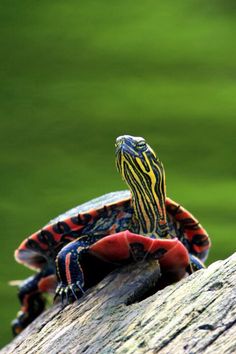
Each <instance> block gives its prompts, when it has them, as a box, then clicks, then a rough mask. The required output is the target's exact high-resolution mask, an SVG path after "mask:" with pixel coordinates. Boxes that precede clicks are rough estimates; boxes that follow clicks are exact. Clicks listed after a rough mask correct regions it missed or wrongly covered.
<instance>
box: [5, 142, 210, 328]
mask: <svg viewBox="0 0 236 354" xmlns="http://www.w3.org/2000/svg"><path fill="white" fill-rule="evenodd" d="M116 165H117V168H118V171H119V172H120V174H121V175H122V178H123V179H124V181H125V182H126V184H127V185H128V187H129V191H119V192H114V193H109V194H106V195H104V196H102V197H100V198H97V199H93V200H91V201H89V202H87V203H85V204H82V205H80V206H78V207H76V208H73V209H71V210H69V211H68V212H66V213H64V214H62V215H60V216H59V217H57V218H55V219H53V220H51V221H50V223H49V224H47V225H46V226H45V227H43V228H42V229H41V230H39V231H37V232H36V233H34V234H33V235H31V236H30V237H28V238H26V239H25V240H24V241H23V242H22V243H21V245H20V246H19V248H18V249H17V250H16V252H15V258H16V260H17V261H18V262H19V263H23V264H24V265H26V266H27V267H29V268H32V269H36V270H38V273H37V274H36V275H34V276H32V277H30V278H28V279H26V280H25V281H24V282H23V283H22V284H21V285H20V288H19V299H20V303H21V311H20V312H19V313H18V316H17V318H16V319H15V320H14V321H13V323H12V328H13V333H14V334H18V333H19V332H20V331H21V330H22V329H24V328H25V327H26V326H27V325H28V324H29V323H30V322H32V321H33V320H34V319H35V318H36V317H37V316H38V315H39V314H40V313H41V312H42V311H43V309H44V306H45V301H44V298H43V296H42V293H43V292H50V291H54V292H55V294H56V296H60V297H61V298H62V301H63V299H64V298H66V299H67V302H69V301H71V299H73V300H74V299H76V298H79V297H80V296H81V295H82V294H83V293H84V291H85V290H86V288H87V287H88V283H86V280H85V277H84V275H85V271H86V266H85V267H83V257H84V256H86V254H90V255H92V256H93V257H95V258H98V259H101V260H102V261H103V262H105V264H112V263H115V264H122V263H124V262H129V261H131V260H134V261H138V260H143V259H144V258H145V257H147V256H151V257H155V258H156V259H158V260H159V263H160V266H161V271H162V274H163V275H165V274H174V276H175V279H181V278H182V277H183V276H184V275H185V274H186V271H187V272H188V273H191V272H193V271H195V270H198V269H200V268H202V267H204V265H203V263H202V262H203V261H204V260H205V259H206V257H207V254H208V249H209V247H210V240H209V237H208V235H207V232H206V231H205V230H204V229H203V227H202V226H201V225H200V224H199V222H198V221H197V220H196V219H195V218H194V217H193V215H192V214H190V213H189V212H188V211H187V210H186V209H184V208H183V207H182V206H180V205H179V204H177V203H176V202H174V201H173V200H171V199H170V198H167V197H166V187H165V173H164V168H163V164H162V163H161V161H160V160H159V159H158V158H157V157H156V155H155V153H154V151H153V150H152V149H151V147H150V146H149V145H148V144H147V143H146V142H145V140H144V139H143V138H141V137H132V136H129V135H124V136H121V137H119V138H117V140H116ZM95 258H94V259H95ZM92 259H93V258H92ZM96 272H97V268H96V267H94V268H92V273H94V275H95V274H96ZM90 276H91V274H90Z"/></svg>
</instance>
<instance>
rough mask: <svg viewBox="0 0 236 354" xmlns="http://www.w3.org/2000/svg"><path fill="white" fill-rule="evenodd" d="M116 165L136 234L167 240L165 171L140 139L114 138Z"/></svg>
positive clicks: (152, 152)
mask: <svg viewBox="0 0 236 354" xmlns="http://www.w3.org/2000/svg"><path fill="white" fill-rule="evenodd" d="M116 165H117V168H118V171H119V172H120V174H121V175H122V178H123V179H124V181H125V182H126V183H127V185H128V187H129V189H130V191H131V193H132V201H133V205H134V212H135V217H136V220H137V222H139V223H140V233H144V234H155V235H157V236H158V237H167V236H166V234H167V233H168V224H167V218H166V208H165V196H166V187H165V171H164V167H163V164H162V162H161V161H160V160H159V159H158V157H157V156H156V154H155V152H154V151H153V150H152V148H151V147H150V146H149V145H148V144H147V143H146V141H145V139H144V138H142V137H133V136H130V135H123V136H120V137H118V138H117V139H116Z"/></svg>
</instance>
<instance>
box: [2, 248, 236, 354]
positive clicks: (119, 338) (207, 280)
mask: <svg viewBox="0 0 236 354" xmlns="http://www.w3.org/2000/svg"><path fill="white" fill-rule="evenodd" d="M158 274H159V269H158V267H157V265H156V263H155V262H153V261H152V262H148V263H142V264H139V265H136V266H134V265H133V266H130V267H126V268H123V269H121V270H119V271H115V272H113V273H112V274H110V275H109V276H107V277H106V278H105V279H104V280H103V281H102V282H100V283H99V285H97V286H96V287H94V288H93V289H91V290H90V291H88V292H87V293H86V294H85V296H84V297H83V298H82V299H81V300H80V301H78V302H75V303H74V304H72V305H69V306H67V307H65V308H64V309H62V308H61V306H60V305H56V306H54V307H52V308H51V309H49V310H48V311H47V312H45V313H44V314H43V315H42V316H40V317H39V318H38V319H37V320H36V321H35V322H34V323H33V324H31V325H30V326H29V327H28V328H27V329H26V330H25V331H23V333H22V334H21V335H19V336H18V337H17V338H16V339H14V340H13V341H12V342H11V343H10V344H9V345H8V346H7V347H5V348H4V349H3V350H2V351H0V353H6V354H8V353H11V354H12V353H14V354H17V353H20V354H26V353H27V354H29V353H47V354H48V353H50V354H54V353H60V354H61V353H86V354H95V353H102V354H108V353H119V354H123V353H135V354H136V353H161V354H167V353H168V354H172V353H173V354H177V353H178V354H181V353H185V354H186V353H189V354H196V353H204V354H210V353H214V354H215V353H220V354H226V353H236V253H235V254H234V255H232V256H231V257H230V258H228V259H227V260H224V261H218V262H216V263H214V264H212V265H211V266H209V267H208V269H206V270H201V271H199V272H197V273H195V274H193V275H192V276H190V277H188V278H185V279H184V280H182V281H180V282H178V283H176V284H173V285H171V286H168V287H166V288H165V289H163V290H161V291H159V292H157V293H155V294H154V295H152V296H150V297H148V298H146V299H145V300H143V301H141V302H137V303H133V299H134V298H136V297H137V298H142V297H143V290H144V289H146V288H147V287H148V286H149V285H150V284H151V283H155V279H156V278H157V277H158ZM129 303H133V304H131V305H128V304H129Z"/></svg>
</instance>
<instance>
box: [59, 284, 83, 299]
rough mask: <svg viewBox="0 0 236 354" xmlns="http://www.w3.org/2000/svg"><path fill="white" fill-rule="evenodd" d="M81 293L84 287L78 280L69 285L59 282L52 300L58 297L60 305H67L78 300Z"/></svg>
mask: <svg viewBox="0 0 236 354" xmlns="http://www.w3.org/2000/svg"><path fill="white" fill-rule="evenodd" d="M83 294H84V289H83V287H82V286H81V284H80V282H79V281H77V282H76V283H73V284H69V285H63V284H59V285H58V287H57V289H56V292H55V296H54V301H55V300H56V299H57V298H58V297H60V299H61V303H62V305H64V303H65V305H68V304H70V303H72V302H73V301H75V300H79V298H80V297H81V296H82V295H83Z"/></svg>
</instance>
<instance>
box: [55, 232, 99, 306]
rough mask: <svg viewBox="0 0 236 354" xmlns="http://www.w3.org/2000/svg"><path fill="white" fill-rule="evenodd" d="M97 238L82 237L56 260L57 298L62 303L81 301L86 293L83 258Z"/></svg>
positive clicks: (63, 250)
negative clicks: (59, 298)
mask: <svg viewBox="0 0 236 354" xmlns="http://www.w3.org/2000/svg"><path fill="white" fill-rule="evenodd" d="M96 240H97V239H96V237H95V236H82V237H80V238H78V239H76V240H75V241H72V242H70V243H69V244H68V245H66V246H65V247H63V248H62V249H61V251H60V252H59V253H58V255H57V258H56V272H57V278H58V286H57V289H56V293H55V298H57V297H58V296H60V297H61V300H62V303H63V301H64V299H66V302H67V303H70V302H72V301H73V300H75V299H79V298H80V297H81V296H82V295H83V293H84V291H85V282H84V272H83V269H82V266H81V258H82V257H83V255H84V254H86V253H87V252H88V249H89V245H90V244H92V243H94V242H96Z"/></svg>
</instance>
